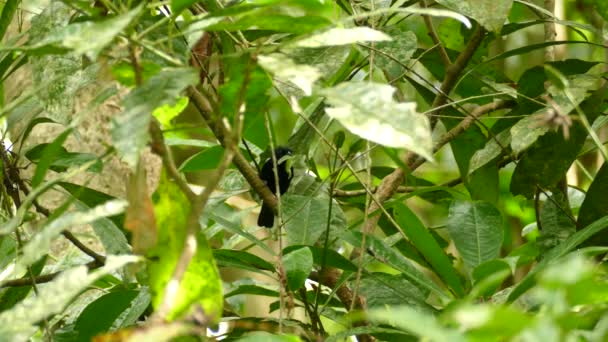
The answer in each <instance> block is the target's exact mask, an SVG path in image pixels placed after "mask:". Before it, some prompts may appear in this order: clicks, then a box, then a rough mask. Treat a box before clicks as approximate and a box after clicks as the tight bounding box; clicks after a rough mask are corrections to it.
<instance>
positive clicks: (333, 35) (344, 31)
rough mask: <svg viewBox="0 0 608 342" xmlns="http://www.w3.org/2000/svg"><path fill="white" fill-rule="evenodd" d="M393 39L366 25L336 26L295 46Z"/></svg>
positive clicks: (305, 46)
mask: <svg viewBox="0 0 608 342" xmlns="http://www.w3.org/2000/svg"><path fill="white" fill-rule="evenodd" d="M390 40H392V39H391V37H390V36H388V35H387V34H385V33H383V32H381V31H377V30H374V29H371V28H369V27H365V26H357V27H351V28H342V27H335V28H332V29H329V30H327V31H325V32H321V33H318V34H315V35H313V36H311V37H308V38H305V39H302V40H298V41H296V42H295V43H294V44H293V45H290V46H293V47H301V48H317V47H322V46H334V45H348V44H354V43H359V42H382V41H390Z"/></svg>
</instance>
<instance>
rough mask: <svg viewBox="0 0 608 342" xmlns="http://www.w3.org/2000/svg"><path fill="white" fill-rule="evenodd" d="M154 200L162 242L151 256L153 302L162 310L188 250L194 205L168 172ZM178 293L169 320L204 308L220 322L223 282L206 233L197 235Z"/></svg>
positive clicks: (210, 317) (150, 271)
mask: <svg viewBox="0 0 608 342" xmlns="http://www.w3.org/2000/svg"><path fill="white" fill-rule="evenodd" d="M153 199H154V212H155V216H156V223H157V230H158V243H157V245H156V247H155V248H153V249H151V250H150V251H149V253H148V256H149V259H150V264H149V267H148V272H149V275H150V287H151V291H152V303H153V306H154V307H155V308H158V307H159V305H160V304H161V303H162V301H163V298H164V295H165V288H166V287H167V284H168V283H169V280H170V279H172V276H173V272H174V270H175V267H176V265H177V262H178V260H179V258H180V255H181V254H182V251H183V250H184V248H185V247H184V245H185V242H186V241H185V240H186V232H187V230H188V216H189V213H190V203H189V201H188V199H187V198H186V196H185V195H184V194H183V193H182V192H181V190H180V188H179V187H178V186H177V185H176V184H175V183H173V182H172V181H171V180H169V178H168V177H167V176H166V175H165V174H164V173H163V176H161V180H160V184H159V186H158V188H157V189H156V192H155V194H154V198H153ZM176 291H177V293H176V294H175V301H174V302H173V303H171V304H172V310H171V312H170V313H169V316H168V319H170V320H173V319H175V318H178V317H181V316H183V315H185V314H187V313H189V312H191V310H194V309H196V307H202V309H203V310H204V313H205V316H206V317H208V318H209V319H211V320H212V321H216V320H217V319H218V318H219V317H220V315H221V314H222V306H223V298H222V283H221V280H220V278H219V274H218V270H217V267H216V265H215V261H214V260H213V255H212V251H211V248H210V247H209V244H208V242H207V240H206V239H205V235H204V234H202V233H198V234H197V249H196V253H195V254H194V256H193V257H192V260H191V261H190V263H189V264H188V267H187V268H186V271H185V273H184V276H183V278H182V279H181V282H180V284H179V286H178V287H177V288H176Z"/></svg>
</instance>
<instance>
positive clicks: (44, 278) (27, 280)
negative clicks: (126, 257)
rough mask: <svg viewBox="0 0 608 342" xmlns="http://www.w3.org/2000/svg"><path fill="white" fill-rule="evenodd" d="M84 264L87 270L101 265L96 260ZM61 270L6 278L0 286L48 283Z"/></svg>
mask: <svg viewBox="0 0 608 342" xmlns="http://www.w3.org/2000/svg"><path fill="white" fill-rule="evenodd" d="M86 266H87V268H88V269H89V270H94V269H96V268H99V267H101V265H98V264H97V261H91V262H90V263H88V264H86ZM62 272H63V271H58V272H53V273H49V274H44V275H39V276H37V277H29V276H28V277H23V278H19V279H13V280H7V281H5V282H4V283H2V285H0V288H5V287H19V286H32V285H36V284H42V283H48V282H50V281H52V280H53V279H55V278H56V277H57V276H58V275H60V274H61V273H62Z"/></svg>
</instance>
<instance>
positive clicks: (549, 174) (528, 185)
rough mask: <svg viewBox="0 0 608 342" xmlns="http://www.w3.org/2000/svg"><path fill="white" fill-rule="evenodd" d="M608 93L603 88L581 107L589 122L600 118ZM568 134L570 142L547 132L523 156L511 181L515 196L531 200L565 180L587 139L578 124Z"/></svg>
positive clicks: (581, 126)
mask: <svg viewBox="0 0 608 342" xmlns="http://www.w3.org/2000/svg"><path fill="white" fill-rule="evenodd" d="M605 93H606V90H605V87H603V88H601V89H599V90H597V91H595V93H594V94H593V95H592V96H591V97H590V98H588V99H587V100H585V101H584V102H583V103H582V104H581V110H582V112H583V113H585V115H586V116H587V119H588V120H589V122H593V121H594V120H595V118H596V117H597V115H598V114H599V108H600V106H601V104H602V102H603V99H604V96H605V95H606V94H605ZM569 132H570V137H569V139H566V138H565V137H564V135H563V132H561V131H559V132H548V133H546V134H545V135H543V136H542V137H540V138H539V139H538V140H537V141H536V142H535V143H534V145H532V147H530V148H529V149H528V150H527V151H526V152H524V154H523V155H522V157H521V159H520V160H519V162H518V163H517V166H516V167H515V171H514V172H513V177H512V178H511V185H510V190H511V192H512V193H513V194H515V195H519V194H521V195H523V196H525V197H526V198H532V196H533V195H534V193H535V191H536V188H537V186H540V187H541V188H544V189H548V188H549V189H550V188H551V187H553V186H554V185H555V184H557V182H558V181H559V180H560V179H562V178H563V177H564V174H565V173H566V171H568V169H569V168H570V165H572V163H573V162H574V160H575V159H576V158H577V156H578V152H579V151H580V150H581V148H582V147H583V144H584V142H585V139H586V138H587V130H586V129H585V128H584V127H583V125H582V123H580V122H578V121H575V122H573V124H572V126H571V127H570V128H569Z"/></svg>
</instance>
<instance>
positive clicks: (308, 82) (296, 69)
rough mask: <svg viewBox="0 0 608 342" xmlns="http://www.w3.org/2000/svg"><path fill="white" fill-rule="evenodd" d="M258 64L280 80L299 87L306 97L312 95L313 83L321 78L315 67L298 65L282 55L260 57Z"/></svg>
mask: <svg viewBox="0 0 608 342" xmlns="http://www.w3.org/2000/svg"><path fill="white" fill-rule="evenodd" d="M258 63H259V64H260V65H261V66H262V67H263V68H264V69H266V70H268V71H270V72H272V73H273V74H275V76H276V77H278V78H279V79H282V80H285V81H289V82H291V83H293V84H294V85H296V86H297V87H299V88H300V89H301V90H302V91H304V93H305V94H306V95H310V94H311V93H312V85H313V83H314V82H315V81H316V80H318V79H319V78H320V77H321V73H320V72H319V70H317V69H316V68H314V67H311V66H308V65H303V64H296V63H294V61H293V60H291V59H290V58H288V57H287V56H285V55H282V54H278V53H275V54H271V55H266V56H264V55H260V56H258Z"/></svg>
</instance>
